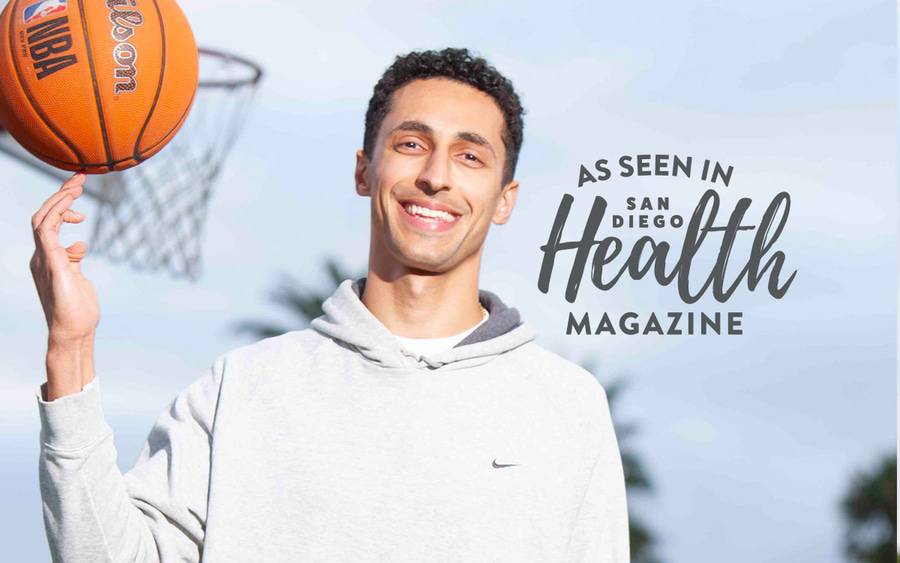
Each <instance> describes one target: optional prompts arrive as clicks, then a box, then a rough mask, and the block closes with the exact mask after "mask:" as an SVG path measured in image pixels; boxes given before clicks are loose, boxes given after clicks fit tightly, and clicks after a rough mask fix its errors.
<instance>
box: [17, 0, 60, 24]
mask: <svg viewBox="0 0 900 563" xmlns="http://www.w3.org/2000/svg"><path fill="white" fill-rule="evenodd" d="M65 11H66V0H42V1H41V2H35V3H34V4H32V5H31V6H28V7H27V8H25V13H24V14H23V17H24V19H25V23H31V22H33V21H34V20H38V19H41V18H43V17H44V16H49V15H50V14H58V13H60V12H65Z"/></svg>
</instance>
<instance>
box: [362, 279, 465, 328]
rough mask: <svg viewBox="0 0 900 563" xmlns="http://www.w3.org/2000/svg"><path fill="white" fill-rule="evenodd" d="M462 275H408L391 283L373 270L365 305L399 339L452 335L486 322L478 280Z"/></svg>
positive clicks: (367, 287) (365, 292) (364, 295)
mask: <svg viewBox="0 0 900 563" xmlns="http://www.w3.org/2000/svg"><path fill="white" fill-rule="evenodd" d="M454 274H456V275H454ZM462 274H463V272H448V273H447V274H445V275H419V274H413V273H406V274H403V275H401V276H399V277H397V278H396V279H393V280H391V281H388V280H385V279H382V278H381V277H380V276H379V275H378V274H377V273H375V272H374V271H372V269H371V268H370V269H369V273H368V276H367V278H366V286H365V289H364V291H363V295H362V302H363V304H364V305H365V306H366V307H367V308H368V309H369V311H371V312H372V314H373V315H375V317H376V318H378V320H379V321H381V323H382V324H383V325H384V326H385V327H387V329H388V330H389V331H391V333H393V334H395V335H397V336H404V337H409V338H440V337H444V336H452V335H454V334H458V333H460V332H463V331H465V330H466V329H468V328H471V327H473V326H475V325H476V324H478V323H479V322H481V320H482V309H481V305H480V303H479V302H478V278H477V276H471V275H462ZM457 278H458V279H457Z"/></svg>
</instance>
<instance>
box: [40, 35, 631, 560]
mask: <svg viewBox="0 0 900 563" xmlns="http://www.w3.org/2000/svg"><path fill="white" fill-rule="evenodd" d="M523 113H524V112H523V110H522V107H521V105H520V103H519V98H518V96H517V95H516V93H515V92H514V90H513V87H512V84H511V83H510V82H509V81H508V80H507V79H506V78H504V77H503V76H502V75H501V74H499V73H498V72H497V71H496V70H495V69H494V68H493V67H491V66H490V65H488V64H487V62H486V61H484V60H483V59H481V58H476V57H473V56H472V55H470V54H469V53H468V52H467V51H466V50H464V49H445V50H443V51H439V52H435V51H425V52H415V53H410V54H407V55H405V56H402V57H398V58H397V59H396V61H395V62H394V63H393V65H392V66H391V67H390V68H388V69H387V71H386V72H385V73H384V75H383V77H382V78H381V80H380V81H379V83H378V84H377V85H376V86H375V92H374V95H373V96H372V99H371V101H370V103H369V109H368V112H367V114H366V128H365V136H364V142H363V149H362V150H361V151H359V152H358V153H357V162H356V173H355V180H356V190H357V192H358V193H359V194H360V195H362V196H366V197H368V198H370V203H371V206H370V211H371V238H370V241H369V242H370V245H369V249H370V250H369V267H368V274H367V276H366V277H364V278H360V279H357V280H345V281H344V282H343V283H342V284H340V286H339V287H338V288H337V290H336V291H335V292H334V294H332V295H331V296H330V297H329V299H328V300H327V301H326V302H325V303H324V305H323V312H324V313H323V315H321V316H320V317H318V318H316V319H315V320H313V322H312V324H311V326H310V328H308V329H305V330H298V331H293V332H289V333H287V334H284V335H281V336H278V337H274V338H269V339H265V340H262V341H260V342H257V343H255V344H252V345H250V346H245V347H242V348H238V349H236V350H232V351H230V352H228V353H226V354H223V355H222V356H220V357H219V358H217V359H216V360H215V362H213V364H212V366H211V368H210V369H209V370H208V372H207V373H206V374H204V375H203V377H201V378H199V379H198V380H197V381H195V382H194V383H193V384H192V385H191V386H189V387H188V388H187V389H185V390H184V391H183V392H182V393H180V394H179V395H178V396H177V397H176V398H175V400H174V401H173V402H172V403H171V404H170V406H169V408H168V409H167V411H166V412H164V413H163V414H162V415H161V416H160V418H159V419H158V421H157V422H156V425H155V426H154V427H153V429H152V431H151V432H150V435H149V437H148V439H147V442H146V444H145V446H144V448H143V451H142V452H141V455H140V457H139V459H138V461H137V464H136V465H135V467H134V468H133V469H131V470H130V471H129V472H128V473H126V474H125V475H122V474H121V473H120V472H119V470H118V469H117V467H116V462H115V460H116V450H115V447H114V445H113V438H112V431H111V429H110V427H109V425H108V424H107V423H106V421H105V419H104V415H103V411H102V407H101V398H100V382H99V377H96V376H95V375H94V373H93V367H92V361H91V354H92V346H93V335H94V328H95V327H96V324H97V322H99V311H98V309H97V307H96V300H95V298H94V297H93V291H92V289H91V288H90V284H89V283H87V281H86V280H84V278H83V276H82V275H81V273H80V269H79V268H78V263H79V261H80V260H81V257H82V256H83V255H84V251H85V248H84V247H83V246H81V244H83V243H76V245H73V246H71V247H69V248H67V249H62V248H61V247H60V246H59V244H58V242H57V232H58V230H59V227H60V225H61V223H63V222H79V221H81V220H82V219H83V217H82V216H80V215H75V214H74V212H73V211H72V210H70V209H68V206H69V204H70V203H71V201H72V199H74V198H76V197H78V195H80V193H81V189H82V187H81V184H82V182H83V176H76V177H74V178H73V179H72V180H70V181H69V182H67V183H66V184H65V185H64V186H63V189H62V190H60V192H59V193H58V194H56V195H55V196H53V197H51V198H50V199H49V200H48V201H47V203H45V205H44V207H42V209H41V210H40V211H39V212H38V213H37V214H35V216H34V218H33V225H34V227H35V233H36V238H35V240H36V246H37V248H36V252H35V258H34V259H33V260H32V271H33V272H34V274H35V281H36V284H37V286H38V293H39V295H40V297H41V302H42V304H43V306H44V309H45V313H46V314H47V319H48V324H49V327H50V336H51V338H50V346H49V347H48V358H47V383H46V384H45V385H44V386H42V387H41V388H40V389H38V390H37V391H36V393H37V401H38V407H39V410H40V414H41V423H42V430H41V438H42V440H41V444H42V445H41V459H40V468H41V493H42V496H43V499H44V520H45V525H46V528H47V534H48V539H49V543H50V548H51V552H52V554H53V557H54V560H60V561H129V562H130V561H200V560H201V559H202V560H203V561H204V562H213V563H215V562H219V561H223V562H224V561H267V562H269V561H354V562H357V561H410V562H413V561H415V562H422V561H501V560H502V561H516V562H526V561H534V562H550V561H591V562H595V561H596V562H606V563H623V562H627V561H628V560H629V550H628V522H627V510H626V500H625V486H624V479H623V471H622V463H621V458H620V455H619V451H618V446H617V441H616V436H615V434H614V431H613V426H612V422H611V419H610V414H609V408H608V404H607V400H606V394H605V392H604V390H603V388H602V387H601V385H600V384H599V383H598V382H597V380H596V379H595V378H594V377H593V376H592V375H591V374H590V373H589V372H587V371H585V370H584V369H582V368H580V367H579V366H577V365H576V364H574V363H572V362H569V361H568V360H565V359H563V358H561V357H560V356H558V355H556V354H553V353H552V352H549V351H548V350H545V349H544V348H542V347H540V346H539V345H538V344H537V343H536V342H535V337H536V331H535V330H534V328H533V327H532V326H531V325H529V324H527V323H525V322H524V321H523V320H522V319H521V317H520V315H519V313H518V311H517V310H516V309H514V308H510V307H507V306H506V305H505V304H504V303H503V301H502V300H501V299H500V298H499V296H498V295H497V294H496V293H493V292H491V291H487V290H482V289H480V288H479V283H478V278H479V270H480V267H481V256H482V251H483V248H484V242H485V238H486V236H487V233H488V230H489V228H490V226H491V224H498V225H501V224H504V223H506V222H507V221H508V220H509V218H510V216H511V214H512V211H513V207H514V205H515V202H516V196H517V194H518V191H519V184H518V182H517V181H516V180H514V179H513V178H514V174H515V168H516V160H517V157H518V153H519V148H520V146H521V143H522V114H523ZM69 196H71V199H70V197H69ZM509 266H510V265H506V266H505V267H509ZM494 267H497V266H496V265H495V266H494Z"/></svg>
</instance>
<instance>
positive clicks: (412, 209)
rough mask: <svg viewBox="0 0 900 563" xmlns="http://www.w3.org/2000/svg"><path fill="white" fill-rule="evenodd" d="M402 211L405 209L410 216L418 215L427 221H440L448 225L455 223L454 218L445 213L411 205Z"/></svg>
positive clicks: (407, 205)
mask: <svg viewBox="0 0 900 563" xmlns="http://www.w3.org/2000/svg"><path fill="white" fill-rule="evenodd" d="M404 209H406V212H407V213H409V214H410V215H420V216H422V217H428V218H429V219H440V220H441V221H446V222H448V223H452V222H453V221H456V217H455V216H454V215H452V214H450V213H447V212H446V211H438V210H435V209H428V208H427V207H421V206H419V205H414V204H412V203H408V204H406V206H405V207H404Z"/></svg>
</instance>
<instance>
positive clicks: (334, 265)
mask: <svg viewBox="0 0 900 563" xmlns="http://www.w3.org/2000/svg"><path fill="white" fill-rule="evenodd" d="M325 272H326V274H328V281H329V283H330V288H331V289H330V290H329V289H328V288H326V289H325V290H323V291H317V290H313V289H304V288H303V286H302V285H301V284H300V283H299V282H298V281H297V280H296V279H294V277H293V276H291V275H290V274H282V279H281V282H280V283H279V285H278V286H277V287H276V288H275V289H273V290H272V291H270V292H269V300H270V301H272V303H274V304H275V305H277V306H278V307H279V308H280V309H283V310H284V311H285V312H287V313H288V314H290V315H291V316H293V317H296V326H293V323H292V325H291V326H284V325H280V324H278V323H277V322H275V321H258V320H246V321H241V322H238V323H236V324H235V325H234V326H233V330H234V331H235V332H236V333H238V334H249V335H250V336H252V337H253V338H255V339H262V338H269V337H271V336H278V335H279V334H284V333H285V332H289V331H291V330H297V329H300V328H303V327H304V326H306V325H308V324H309V322H310V321H312V320H313V319H314V318H316V317H318V316H319V315H321V314H322V304H323V303H324V302H325V299H327V298H328V296H329V295H331V294H332V293H333V292H334V288H336V287H337V286H338V285H340V283H341V282H342V281H344V280H346V279H358V278H361V277H363V276H365V271H363V272H362V273H358V274H356V275H354V274H352V273H350V271H349V270H348V269H346V268H344V267H343V266H341V265H340V264H339V263H338V261H337V260H335V259H334V258H326V259H325Z"/></svg>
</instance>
